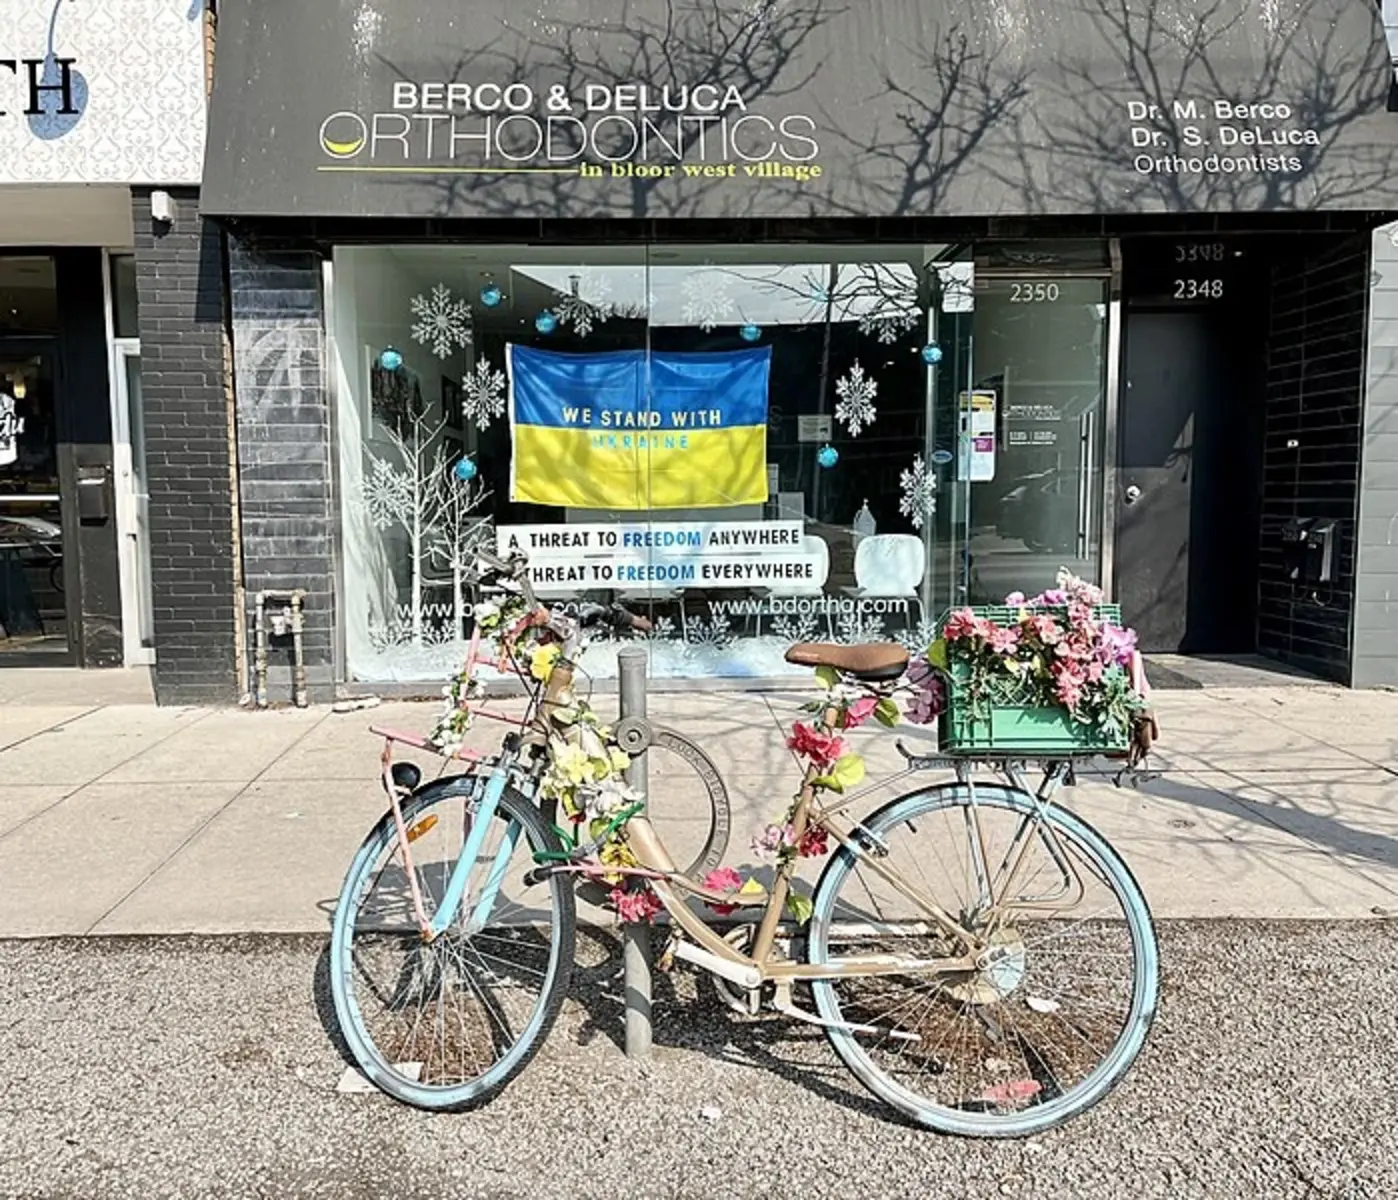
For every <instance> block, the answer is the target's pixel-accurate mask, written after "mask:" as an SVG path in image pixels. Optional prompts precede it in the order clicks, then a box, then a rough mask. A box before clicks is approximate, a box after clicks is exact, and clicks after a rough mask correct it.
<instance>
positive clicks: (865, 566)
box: [844, 533, 927, 620]
mask: <svg viewBox="0 0 1398 1200" xmlns="http://www.w3.org/2000/svg"><path fill="white" fill-rule="evenodd" d="M926 570H927V548H926V547H925V546H924V545H923V544H922V539H921V538H917V537H914V536H913V535H912V534H910V533H877V534H874V535H873V536H872V537H866V538H863V539H861V540H860V542H859V545H858V547H857V548H856V549H855V551H854V583H855V586H854V587H847V588H845V589H844V591H845V595H847V596H849V597H851V598H852V599H854V600H872V599H900V600H901V599H908V600H912V601H914V602H917V601H918V589H919V588H921V587H922V577H923V575H924V574H925V573H926ZM920 609H921V605H920V604H919V611H918V614H917V615H918V619H919V620H920V619H921V617H922V613H921V611H920Z"/></svg>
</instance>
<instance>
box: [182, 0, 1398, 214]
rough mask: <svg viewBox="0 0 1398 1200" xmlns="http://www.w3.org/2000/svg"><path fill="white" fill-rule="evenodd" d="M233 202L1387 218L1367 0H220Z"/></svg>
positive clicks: (1379, 68)
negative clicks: (367, 1) (372, 0)
mask: <svg viewBox="0 0 1398 1200" xmlns="http://www.w3.org/2000/svg"><path fill="white" fill-rule="evenodd" d="M221 8H222V16H221V19H220V27H219V37H218V57H217V63H216V80H215V91H214V98H213V105H212V112H211V118H210V120H211V128H210V137H209V145H208V155H207V161H206V167H205V176H204V200H203V203H204V208H205V211H206V212H208V213H210V214H213V215H221V216H326V217H346V216H376V217H393V216H413V217H431V216H437V217H569V218H587V217H602V216H606V217H650V218H667V217H668V218H690V217H815V216H821V217H827V216H828V217H856V216H879V217H883V216H937V215H958V216H985V215H1012V214H1039V213H1103V214H1114V213H1132V212H1179V213H1188V212H1255V211H1272V212H1278V211H1288V210H1290V211H1295V210H1370V209H1384V208H1389V207H1391V206H1392V204H1393V190H1394V189H1393V178H1394V168H1395V157H1396V156H1398V112H1390V111H1389V96H1390V92H1391V89H1392V78H1393V73H1392V69H1391V65H1390V61H1389V55H1388V50H1387V46H1386V42H1385V36H1384V25H1383V21H1382V18H1381V15H1380V11H1379V8H1378V6H1377V5H1376V4H1374V3H1373V2H1372V0H1062V2H1059V3H1045V2H1044V0H861V2H859V3H850V2H848V0H843V2H841V3H835V2H827V0H620V2H619V0H554V2H553V3H550V4H547V5H537V6H536V5H530V4H521V3H519V0H472V3H470V4H461V3H460V2H459V0H383V2H382V3H380V4H378V5H376V6H370V5H364V6H360V7H358V8H357V9H355V8H354V7H353V6H350V5H347V4H345V3H343V2H342V0H295V3H282V4H265V3H262V2H261V0H224V3H223V5H222V6H221Z"/></svg>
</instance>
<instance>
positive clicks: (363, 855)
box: [330, 775, 577, 1112]
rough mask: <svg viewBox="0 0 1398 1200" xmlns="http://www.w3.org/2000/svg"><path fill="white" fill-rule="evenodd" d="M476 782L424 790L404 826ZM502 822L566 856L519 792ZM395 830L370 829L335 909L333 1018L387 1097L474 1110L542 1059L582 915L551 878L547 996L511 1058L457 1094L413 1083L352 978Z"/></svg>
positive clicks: (537, 845) (507, 800)
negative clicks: (360, 929) (398, 1068)
mask: <svg viewBox="0 0 1398 1200" xmlns="http://www.w3.org/2000/svg"><path fill="white" fill-rule="evenodd" d="M470 786H471V776H469V775H461V776H452V777H449V778H445V779H438V780H434V781H432V782H431V783H429V784H426V785H424V786H423V787H421V788H420V789H419V790H418V791H417V792H416V793H415V794H413V795H412V796H410V797H409V798H408V799H407V800H405V801H404V802H403V820H404V824H405V826H407V827H410V828H411V827H413V826H414V825H415V824H416V823H417V822H418V821H420V820H422V819H423V818H424V816H425V815H426V814H427V812H428V810H429V809H430V808H431V807H432V806H433V805H435V804H438V803H440V802H442V801H444V800H449V799H459V798H461V797H462V796H464V795H466V794H468V789H469V787H470ZM497 817H504V818H505V819H506V820H507V821H510V822H518V824H519V825H520V826H521V827H522V829H523V831H524V833H525V836H526V842H527V844H528V845H529V846H531V847H532V848H533V849H534V850H535V851H540V850H542V851H548V852H557V851H558V850H560V849H561V844H560V842H559V839H558V835H557V834H556V833H555V832H554V831H553V829H551V828H550V827H549V825H548V823H547V822H546V821H545V820H544V818H543V816H542V815H541V814H540V812H539V810H538V809H537V808H536V807H535V806H534V805H533V804H531V803H529V802H528V801H527V800H526V799H525V798H524V797H523V796H521V795H520V794H519V793H518V792H517V791H516V790H515V789H513V788H508V787H507V788H506V789H505V792H504V793H503V794H502V795H501V797H500V802H499V807H498V809H497ZM397 836H398V835H397V825H396V823H395V821H394V820H393V814H392V813H391V812H390V813H386V814H385V815H384V816H383V817H382V818H381V819H380V820H379V821H378V823H377V824H376V825H375V826H374V828H373V829H372V830H370V832H369V834H368V836H367V837H366V838H365V839H364V842H363V843H362V844H361V845H360V848H359V850H358V852H357V853H356V854H355V857H354V859H353V860H352V861H351V863H350V867H349V870H348V871H347V872H346V874H345V881H344V885H343V886H342V888H341V890H340V895H339V899H338V901H337V903H336V906H335V917H334V922H333V925H332V929H331V942H330V991H331V997H332V1000H333V1004H334V1010H335V1018H336V1021H337V1023H338V1024H339V1027H340V1031H341V1033H342V1035H343V1036H344V1039H345V1043H346V1045H347V1046H348V1047H349V1049H350V1052H351V1054H352V1055H353V1057H354V1059H355V1062H356V1063H357V1064H358V1066H359V1068H360V1070H361V1071H362V1072H363V1073H364V1075H365V1076H366V1077H367V1078H368V1079H369V1080H370V1081H371V1082H372V1083H374V1084H375V1086H377V1087H378V1088H380V1089H381V1090H382V1091H384V1092H386V1093H387V1094H388V1095H390V1096H392V1097H393V1098H394V1099H395V1100H399V1101H401V1102H402V1103H404V1104H408V1105H411V1106H412V1107H414V1108H421V1109H426V1110H429V1111H435V1112H454V1111H460V1110H463V1109H469V1108H475V1107H479V1106H480V1105H482V1104H484V1103H486V1102H487V1101H489V1100H490V1099H492V1098H493V1097H494V1096H496V1095H498V1094H499V1092H500V1091H501V1090H502V1089H503V1088H505V1087H506V1086H507V1085H508V1084H509V1082H510V1081H511V1080H512V1079H514V1078H515V1076H517V1075H518V1074H519V1073H520V1072H521V1071H522V1070H523V1069H524V1068H525V1067H526V1066H527V1065H528V1064H529V1061H530V1060H531V1059H532V1058H533V1057H534V1055H535V1054H536V1053H537V1052H538V1050H539V1047H540V1046H542V1045H543V1043H544V1041H545V1040H546V1039H547V1037H548V1034H549V1032H550V1030H551V1029H552V1028H553V1024H554V1022H555V1020H556V1019H557V1017H558V1013H559V1010H560V1009H561V1008H562V1005H563V1000H564V998H565V996H566V995H567V992H568V986H569V981H570V979H571V975H572V970H573V957H574V950H575V946H576V936H577V928H576V927H577V913H576V902H575V899H574V895H573V889H572V887H571V885H570V884H569V882H568V881H567V878H566V877H565V876H562V875H553V876H550V877H549V878H548V880H547V882H546V884H544V885H543V886H546V887H547V888H548V892H549V899H550V904H551V908H552V913H553V916H554V925H553V934H552V937H551V939H550V954H549V968H548V975H547V979H546V981H545V985H544V989H543V994H542V995H541V997H540V1000H539V1001H538V1002H537V1003H536V1005H535V1008H534V1011H533V1013H532V1014H531V1017H530V1019H529V1021H528V1023H527V1024H526V1026H525V1028H524V1029H523V1031H522V1032H521V1034H520V1036H519V1038H518V1040H517V1041H516V1042H515V1043H514V1045H513V1046H512V1047H511V1048H510V1050H509V1052H508V1053H506V1054H505V1055H504V1056H503V1057H501V1058H500V1059H499V1060H498V1061H497V1062H495V1063H494V1064H493V1065H492V1066H491V1067H490V1068H489V1069H488V1070H487V1071H486V1072H485V1073H484V1074H482V1075H481V1076H480V1077H479V1078H477V1079H474V1080H471V1081H470V1082H468V1083H463V1084H460V1085H459V1086H456V1087H449V1088H438V1087H430V1086H425V1085H422V1084H418V1083H415V1082H414V1081H412V1080H411V1079H409V1078H407V1077H406V1076H404V1075H401V1074H399V1073H397V1072H395V1071H393V1070H392V1068H391V1065H390V1063H389V1061H388V1058H387V1057H386V1056H385V1055H384V1054H383V1053H382V1052H381V1051H380V1050H379V1048H378V1046H377V1045H376V1044H375V1042H374V1039H373V1037H372V1035H371V1034H370V1033H369V1031H368V1029H367V1028H366V1027H365V1023H364V1020H363V1017H362V1014H361V1012H360V1009H359V1005H358V1002H357V1000H356V999H355V996H354V992H353V988H352V986H351V985H350V980H351V976H352V974H353V971H354V959H353V953H352V951H353V947H352V944H351V933H352V930H353V923H352V918H353V915H354V913H355V911H356V910H357V907H358V904H359V902H360V901H361V900H362V899H363V898H364V894H365V893H364V891H363V890H362V889H363V888H364V885H365V882H366V881H365V876H366V875H367V873H368V872H369V871H370V869H371V868H372V867H373V864H374V863H375V862H376V861H378V860H379V859H380V857H381V856H382V854H383V852H384V851H385V850H387V849H389V848H390V845H391V844H393V843H396V841H397Z"/></svg>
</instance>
